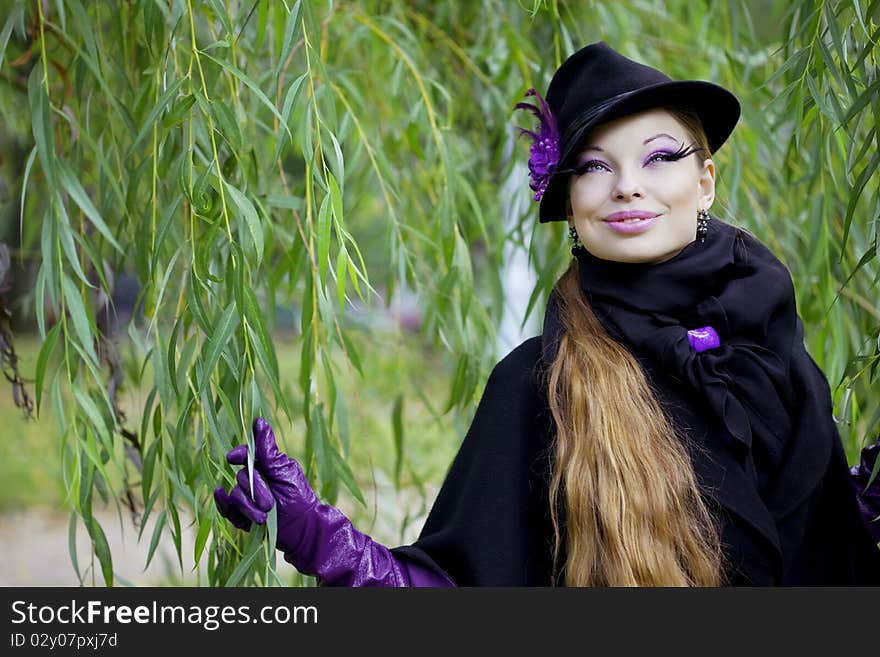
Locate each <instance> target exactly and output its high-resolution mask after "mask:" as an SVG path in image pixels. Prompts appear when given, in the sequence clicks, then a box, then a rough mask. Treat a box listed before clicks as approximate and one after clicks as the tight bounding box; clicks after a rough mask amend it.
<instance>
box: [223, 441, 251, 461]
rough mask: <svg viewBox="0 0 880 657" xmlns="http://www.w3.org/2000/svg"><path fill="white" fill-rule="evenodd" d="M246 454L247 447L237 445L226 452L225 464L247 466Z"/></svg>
mask: <svg viewBox="0 0 880 657" xmlns="http://www.w3.org/2000/svg"><path fill="white" fill-rule="evenodd" d="M247 453H248V446H247V445H239V446H238V447H233V448H232V449H230V450H229V451H228V452H226V462H227V463H231V464H232V465H247Z"/></svg>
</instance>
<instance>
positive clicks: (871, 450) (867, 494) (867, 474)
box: [850, 441, 880, 543]
mask: <svg viewBox="0 0 880 657" xmlns="http://www.w3.org/2000/svg"><path fill="white" fill-rule="evenodd" d="M878 453H880V441H878V442H876V443H874V444H873V445H868V446H867V447H864V448H862V453H861V459H860V460H859V462H858V463H856V464H855V465H854V466H853V467H852V468H850V474H851V475H852V483H853V486H854V487H855V489H856V500H858V503H859V511H861V513H862V520H863V521H864V523H865V526H866V527H867V528H868V532H869V533H870V534H871V538H872V539H874V542H875V543H880V520H877V516H880V475H878V476H877V478H876V479H874V481H873V482H872V483H871V487H870V488H869V489H868V490H865V486H866V485H867V484H868V480H869V479H870V478H871V472H872V471H873V469H874V464H875V463H876V462H877V455H878Z"/></svg>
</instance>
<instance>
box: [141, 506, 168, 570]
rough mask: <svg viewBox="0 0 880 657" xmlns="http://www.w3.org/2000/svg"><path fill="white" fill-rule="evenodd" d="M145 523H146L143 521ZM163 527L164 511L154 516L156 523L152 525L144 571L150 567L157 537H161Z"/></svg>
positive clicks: (157, 543) (157, 541)
mask: <svg viewBox="0 0 880 657" xmlns="http://www.w3.org/2000/svg"><path fill="white" fill-rule="evenodd" d="M144 524H146V523H144ZM163 529H165V512H164V511H162V512H161V513H159V515H158V516H157V517H156V524H155V526H154V527H153V535H152V537H151V538H150V548H149V550H147V560H146V563H144V572H146V570H147V568H149V567H150V562H151V561H152V560H153V555H154V554H155V552H156V548H157V547H158V546H159V539H160V538H162V530H163Z"/></svg>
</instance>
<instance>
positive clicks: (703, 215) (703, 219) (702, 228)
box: [697, 210, 709, 244]
mask: <svg viewBox="0 0 880 657" xmlns="http://www.w3.org/2000/svg"><path fill="white" fill-rule="evenodd" d="M708 232H709V213H708V212H706V211H705V210H697V238H698V239H699V240H700V244H702V243H703V242H705V241H706V233H708Z"/></svg>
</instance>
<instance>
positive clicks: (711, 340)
mask: <svg viewBox="0 0 880 657" xmlns="http://www.w3.org/2000/svg"><path fill="white" fill-rule="evenodd" d="M688 342H690V343H691V348H693V350H694V351H706V349H714V348H715V347H718V346H720V345H721V340H720V339H719V338H718V334H717V333H716V332H715V329H713V328H712V327H711V326H704V327H703V328H696V329H691V330H690V331H688Z"/></svg>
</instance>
